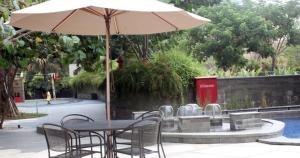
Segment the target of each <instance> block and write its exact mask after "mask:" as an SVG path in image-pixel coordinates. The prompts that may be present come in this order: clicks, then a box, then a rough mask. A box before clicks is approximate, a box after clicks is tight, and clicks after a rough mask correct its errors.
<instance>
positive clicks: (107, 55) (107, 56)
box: [105, 18, 111, 120]
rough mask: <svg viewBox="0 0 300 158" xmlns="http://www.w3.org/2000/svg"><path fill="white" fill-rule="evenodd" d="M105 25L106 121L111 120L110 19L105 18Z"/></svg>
mask: <svg viewBox="0 0 300 158" xmlns="http://www.w3.org/2000/svg"><path fill="white" fill-rule="evenodd" d="M105 24H106V41H105V42H106V53H105V70H106V73H105V74H106V91H105V92H106V95H105V105H106V119H107V120H111V117H110V58H109V57H110V48H109V42H110V18H105Z"/></svg>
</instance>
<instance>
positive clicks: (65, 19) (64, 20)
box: [51, 9, 78, 32]
mask: <svg viewBox="0 0 300 158" xmlns="http://www.w3.org/2000/svg"><path fill="white" fill-rule="evenodd" d="M77 11H78V9H75V10H73V11H72V12H71V13H70V14H68V15H67V16H66V17H65V18H63V19H62V20H61V21H60V22H59V23H58V24H57V25H55V26H54V27H53V29H52V30H51V31H53V32H55V30H56V29H57V28H59V27H60V26H61V25H62V24H63V23H64V22H66V21H67V20H68V19H69V18H70V17H71V16H72V15H74V14H75V12H77Z"/></svg>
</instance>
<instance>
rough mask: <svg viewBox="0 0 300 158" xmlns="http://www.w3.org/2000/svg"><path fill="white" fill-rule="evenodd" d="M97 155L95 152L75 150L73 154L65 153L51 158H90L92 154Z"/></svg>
mask: <svg viewBox="0 0 300 158" xmlns="http://www.w3.org/2000/svg"><path fill="white" fill-rule="evenodd" d="M94 153H97V152H95V151H88V150H73V151H71V152H67V153H63V154H60V155H56V156H51V157H50V158H81V157H84V156H88V155H91V154H94Z"/></svg>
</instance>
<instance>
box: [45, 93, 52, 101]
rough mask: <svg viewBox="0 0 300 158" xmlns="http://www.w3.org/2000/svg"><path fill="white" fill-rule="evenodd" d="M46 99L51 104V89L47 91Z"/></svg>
mask: <svg viewBox="0 0 300 158" xmlns="http://www.w3.org/2000/svg"><path fill="white" fill-rule="evenodd" d="M46 100H47V103H48V104H51V100H52V98H51V94H50V92H49V91H47V98H46Z"/></svg>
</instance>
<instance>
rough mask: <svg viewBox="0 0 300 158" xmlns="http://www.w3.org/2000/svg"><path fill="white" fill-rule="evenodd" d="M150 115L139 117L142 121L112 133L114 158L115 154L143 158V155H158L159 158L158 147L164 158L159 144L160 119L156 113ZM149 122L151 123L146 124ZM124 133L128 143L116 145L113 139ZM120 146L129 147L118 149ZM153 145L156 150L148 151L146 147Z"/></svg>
mask: <svg viewBox="0 0 300 158" xmlns="http://www.w3.org/2000/svg"><path fill="white" fill-rule="evenodd" d="M156 112H157V111H156ZM150 113H151V112H148V113H147V114H145V115H144V117H143V116H141V118H143V119H141V120H137V122H135V123H133V124H131V125H130V126H128V127H127V128H125V129H124V130H121V131H115V132H114V133H113V137H114V139H113V141H114V142H113V151H114V156H115V157H117V153H122V154H126V155H131V157H133V156H138V155H139V156H140V157H144V155H145V154H152V153H158V156H159V158H160V157H161V154H160V147H161V149H162V151H163V155H164V157H166V156H165V153H164V150H163V146H162V142H161V130H160V122H161V118H160V117H157V116H158V115H157V113H156V114H153V115H151V114H150ZM146 115H147V116H146ZM149 122H151V123H150V124H147V123H149ZM143 124H145V125H143ZM140 125H142V126H140ZM124 133H127V135H129V137H130V143H118V142H117V140H116V139H115V138H116V137H118V136H119V135H122V134H124ZM120 144H123V145H128V146H129V147H125V148H119V147H118V145H120ZM155 144H156V145H157V150H150V149H148V148H147V147H148V146H152V145H155Z"/></svg>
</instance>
